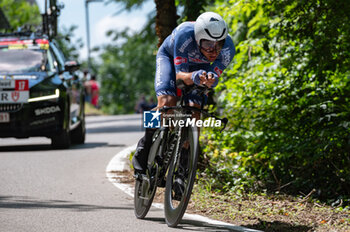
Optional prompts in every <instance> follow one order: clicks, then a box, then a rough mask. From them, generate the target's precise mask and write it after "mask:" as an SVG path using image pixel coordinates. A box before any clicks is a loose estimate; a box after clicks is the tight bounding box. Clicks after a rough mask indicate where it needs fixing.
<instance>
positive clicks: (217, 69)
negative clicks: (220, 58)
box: [214, 66, 223, 76]
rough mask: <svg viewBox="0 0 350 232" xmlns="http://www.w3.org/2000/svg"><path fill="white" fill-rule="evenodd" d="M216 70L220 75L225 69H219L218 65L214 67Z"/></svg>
mask: <svg viewBox="0 0 350 232" xmlns="http://www.w3.org/2000/svg"><path fill="white" fill-rule="evenodd" d="M214 71H215V72H216V74H218V76H220V75H221V74H222V72H223V71H222V70H221V69H219V67H217V66H216V67H215V68H214Z"/></svg>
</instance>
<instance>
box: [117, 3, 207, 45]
mask: <svg viewBox="0 0 350 232" xmlns="http://www.w3.org/2000/svg"><path fill="white" fill-rule="evenodd" d="M146 1H147V0H133V1H129V0H110V2H118V3H122V4H123V6H124V9H125V10H129V11H130V10H132V9H135V8H138V7H140V6H141V5H142V4H143V3H144V2H146ZM154 2H155V4H156V12H157V14H156V25H155V30H156V33H157V36H158V47H159V46H160V45H161V44H162V43H163V41H164V40H165V38H166V37H167V36H168V35H170V34H171V32H172V31H173V30H174V28H175V27H176V26H177V23H178V22H177V21H178V19H179V18H180V16H178V15H177V13H176V7H177V6H183V7H184V15H183V17H182V19H184V20H195V19H196V18H197V17H198V16H199V14H200V13H201V11H202V10H203V8H204V6H206V5H207V4H208V0H197V1H187V0H177V1H175V0H154Z"/></svg>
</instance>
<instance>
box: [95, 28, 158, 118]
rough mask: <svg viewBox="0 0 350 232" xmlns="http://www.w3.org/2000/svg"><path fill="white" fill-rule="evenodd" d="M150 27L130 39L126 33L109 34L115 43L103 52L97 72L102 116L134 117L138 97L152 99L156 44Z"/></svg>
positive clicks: (132, 35)
mask: <svg viewBox="0 0 350 232" xmlns="http://www.w3.org/2000/svg"><path fill="white" fill-rule="evenodd" d="M152 25H153V22H151V23H149V24H148V25H147V26H146V27H145V29H144V30H143V31H141V32H137V33H133V34H131V35H130V34H128V29H126V30H125V31H123V32H110V36H114V39H115V41H116V42H115V43H114V44H113V45H108V46H106V47H105V48H104V51H103V53H102V55H101V58H102V64H101V67H100V68H99V76H100V77H101V78H102V88H101V90H100V94H101V96H102V99H103V100H102V104H103V110H104V111H105V112H107V113H110V114H125V113H133V112H134V107H135V104H136V102H137V100H138V99H139V97H140V96H141V95H145V96H152V97H154V96H155V92H154V86H153V85H154V84H153V83H154V74H155V60H156V49H157V45H156V44H157V40H156V35H155V32H154V30H153V29H152ZM118 39H120V40H118ZM121 41H124V42H121Z"/></svg>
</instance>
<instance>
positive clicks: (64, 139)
mask: <svg viewBox="0 0 350 232" xmlns="http://www.w3.org/2000/svg"><path fill="white" fill-rule="evenodd" d="M66 104H67V106H66V107H65V110H66V111H65V120H64V122H63V128H62V131H61V132H60V133H58V134H57V135H54V136H52V137H51V146H52V147H53V148H55V149H67V148H69V146H70V144H71V139H70V131H69V126H70V110H69V105H70V104H69V101H68V102H67V103H66Z"/></svg>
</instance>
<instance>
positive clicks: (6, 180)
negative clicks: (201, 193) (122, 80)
mask: <svg viewBox="0 0 350 232" xmlns="http://www.w3.org/2000/svg"><path fill="white" fill-rule="evenodd" d="M87 129H88V130H87V132H88V133H87V138H86V143H85V144H84V145H74V146H72V147H71V148H70V149H68V150H52V149H51V147H50V140H49V139H46V138H30V139H12V138H9V139H0V232H3V231H6V232H7V231H11V232H12V231H35V232H38V231H45V232H47V231H50V232H53V231H69V232H71V231H84V232H87V231H103V232H107V231H188V230H190V231H229V229H225V228H223V227H221V226H214V225H211V224H207V223H205V222H202V221H196V220H190V219H184V220H183V221H182V223H181V224H180V225H179V227H178V228H176V229H173V228H168V227H167V225H166V224H165V221H164V213H163V211H162V210H161V209H158V208H153V207H152V209H151V211H150V212H149V214H148V216H147V218H146V219H145V220H137V219H136V218H135V216H134V212H133V198H132V197H130V196H129V195H127V194H125V193H124V192H123V191H121V190H120V189H118V188H116V187H115V186H114V185H113V184H112V183H111V182H109V181H108V179H107V177H106V172H105V171H106V167H107V165H108V163H109V161H110V160H111V159H112V158H113V157H114V155H115V154H117V153H118V152H119V151H121V150H122V149H124V148H125V147H128V146H130V145H133V144H135V143H136V142H137V141H138V139H139V138H140V137H141V136H142V134H143V133H142V131H141V116H140V115H124V116H89V117H87Z"/></svg>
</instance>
